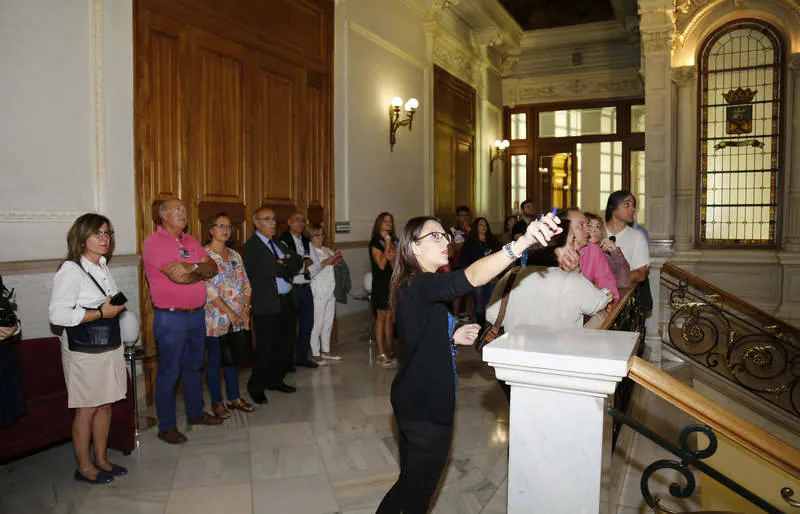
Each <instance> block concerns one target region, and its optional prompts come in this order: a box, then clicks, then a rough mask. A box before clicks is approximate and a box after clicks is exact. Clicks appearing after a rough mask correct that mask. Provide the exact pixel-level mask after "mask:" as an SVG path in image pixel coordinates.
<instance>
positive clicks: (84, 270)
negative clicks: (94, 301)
mask: <svg viewBox="0 0 800 514" xmlns="http://www.w3.org/2000/svg"><path fill="white" fill-rule="evenodd" d="M78 266H80V267H81V269H82V270H83V272H84V273H86V274H87V275H89V278H91V279H92V282H94V285H96V286H97V289H99V290H100V292H101V293H103V298H105V297H106V296H108V293H106V290H105V289H103V286H101V285H100V283H99V282H98V281H97V280H96V279H95V278H94V277H93V276H92V274H91V273H89V272H88V271H86V268H84V267H83V264H78Z"/></svg>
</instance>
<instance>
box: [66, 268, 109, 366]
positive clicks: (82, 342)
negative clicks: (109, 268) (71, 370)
mask: <svg viewBox="0 0 800 514" xmlns="http://www.w3.org/2000/svg"><path fill="white" fill-rule="evenodd" d="M81 269H83V266H81ZM83 271H84V272H85V273H86V274H87V275H89V278H90V279H92V282H94V284H95V285H96V286H97V288H98V289H100V291H101V292H102V293H103V296H105V295H106V292H105V290H104V289H103V288H102V287H101V286H100V284H98V283H97V280H95V279H94V277H93V276H92V275H91V273H89V272H88V271H86V270H85V269H83ZM101 305H102V304H101ZM66 329H67V343H68V345H69V349H70V351H73V352H81V353H103V352H108V351H111V350H114V349H115V348H119V346H120V345H121V344H122V334H121V332H120V327H119V318H118V317H116V316H115V317H113V318H102V319H98V320H95V321H89V322H87V323H81V324H80V325H78V326H75V327H66Z"/></svg>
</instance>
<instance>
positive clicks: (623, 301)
mask: <svg viewBox="0 0 800 514" xmlns="http://www.w3.org/2000/svg"><path fill="white" fill-rule="evenodd" d="M637 287H639V284H638V283H636V284H631V287H629V288H628V289H627V290H626V291H625V294H624V295H622V296H621V297H620V299H619V301H618V302H617V303H616V305H614V308H613V309H611V312H610V313H609V314H608V317H606V319H605V320H603V324H602V325H600V330H608V329H609V328H611V325H613V324H614V321H616V319H617V316H619V313H620V312H622V309H624V308H625V305H627V304H628V302H629V301H630V299H631V297H632V296H633V293H634V292H635V291H636V288H637Z"/></svg>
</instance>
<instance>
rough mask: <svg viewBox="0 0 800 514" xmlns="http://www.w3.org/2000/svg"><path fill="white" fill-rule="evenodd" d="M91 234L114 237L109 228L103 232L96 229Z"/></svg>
mask: <svg viewBox="0 0 800 514" xmlns="http://www.w3.org/2000/svg"><path fill="white" fill-rule="evenodd" d="M93 235H95V236H97V237H107V238H109V239H111V238H112V237H114V231H113V230H109V231H108V232H103V231H102V230H98V231H97V232H95V233H94V234H93Z"/></svg>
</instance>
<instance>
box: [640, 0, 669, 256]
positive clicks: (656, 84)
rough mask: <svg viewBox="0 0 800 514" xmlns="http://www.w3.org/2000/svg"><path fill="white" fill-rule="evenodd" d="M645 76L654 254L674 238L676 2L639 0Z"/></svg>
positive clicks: (650, 228)
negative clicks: (672, 72)
mask: <svg viewBox="0 0 800 514" xmlns="http://www.w3.org/2000/svg"><path fill="white" fill-rule="evenodd" d="M639 14H640V15H641V22H640V24H639V31H640V32H641V36H642V69H643V72H644V96H645V111H646V115H647V129H646V132H645V145H646V147H647V153H646V156H645V170H646V171H645V172H646V195H647V225H648V226H647V229H648V231H649V232H650V239H651V243H652V246H651V249H652V250H653V252H654V253H656V254H659V253H663V252H667V253H669V252H670V251H671V250H672V244H673V238H674V233H675V230H674V212H675V211H674V193H675V147H674V143H675V142H674V136H673V134H674V130H673V125H674V116H673V113H674V110H675V101H674V97H673V91H672V78H671V76H670V70H671V53H672V36H673V34H674V6H673V2H672V0H639Z"/></svg>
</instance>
